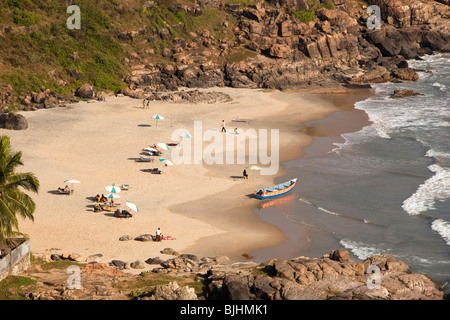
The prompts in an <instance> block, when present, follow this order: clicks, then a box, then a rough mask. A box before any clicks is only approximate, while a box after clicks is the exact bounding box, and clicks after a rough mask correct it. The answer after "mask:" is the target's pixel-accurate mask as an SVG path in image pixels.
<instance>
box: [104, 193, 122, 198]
mask: <svg viewBox="0 0 450 320" xmlns="http://www.w3.org/2000/svg"><path fill="white" fill-rule="evenodd" d="M106 198H108V199H117V198H120V196H119V195H118V194H115V193H110V194H108V195H107V196H106Z"/></svg>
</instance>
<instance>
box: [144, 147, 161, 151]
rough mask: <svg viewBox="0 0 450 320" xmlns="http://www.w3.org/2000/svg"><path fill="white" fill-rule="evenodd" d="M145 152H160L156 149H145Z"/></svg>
mask: <svg viewBox="0 0 450 320" xmlns="http://www.w3.org/2000/svg"><path fill="white" fill-rule="evenodd" d="M144 150H145V151H150V152H158V150H156V149H155V148H144Z"/></svg>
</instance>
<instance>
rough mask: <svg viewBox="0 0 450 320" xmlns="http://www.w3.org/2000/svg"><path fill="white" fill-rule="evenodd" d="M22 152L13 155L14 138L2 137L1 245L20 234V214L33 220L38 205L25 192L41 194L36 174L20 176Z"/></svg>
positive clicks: (0, 170)
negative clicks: (17, 171) (18, 167)
mask: <svg viewBox="0 0 450 320" xmlns="http://www.w3.org/2000/svg"><path fill="white" fill-rule="evenodd" d="M21 158H22V152H20V151H19V152H13V151H12V150H11V146H10V138H9V137H7V136H1V137H0V221H1V224H0V242H2V243H6V241H7V240H8V238H11V237H13V236H16V235H17V233H18V232H19V222H18V220H17V215H19V216H20V217H22V218H28V219H31V220H33V219H34V218H33V212H34V210H35V208H36V204H35V203H34V201H33V199H31V197H30V196H29V195H28V194H26V193H25V192H24V191H23V190H26V191H32V192H36V193H37V192H38V190H39V181H38V179H37V178H36V176H35V175H34V174H33V173H30V172H27V173H16V172H15V170H16V167H17V166H21V165H23V163H22V161H21Z"/></svg>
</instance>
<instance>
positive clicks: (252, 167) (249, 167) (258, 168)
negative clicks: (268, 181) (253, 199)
mask: <svg viewBox="0 0 450 320" xmlns="http://www.w3.org/2000/svg"><path fill="white" fill-rule="evenodd" d="M245 169H247V170H252V171H258V170H261V169H262V168H261V167H258V166H247V167H245ZM254 177H255V172H253V173H252V178H254Z"/></svg>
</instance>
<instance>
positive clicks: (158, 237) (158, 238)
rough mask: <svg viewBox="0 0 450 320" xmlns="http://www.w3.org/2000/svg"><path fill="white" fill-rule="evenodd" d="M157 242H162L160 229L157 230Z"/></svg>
mask: <svg viewBox="0 0 450 320" xmlns="http://www.w3.org/2000/svg"><path fill="white" fill-rule="evenodd" d="M155 241H161V230H160V229H159V228H158V230H156V239H155Z"/></svg>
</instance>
